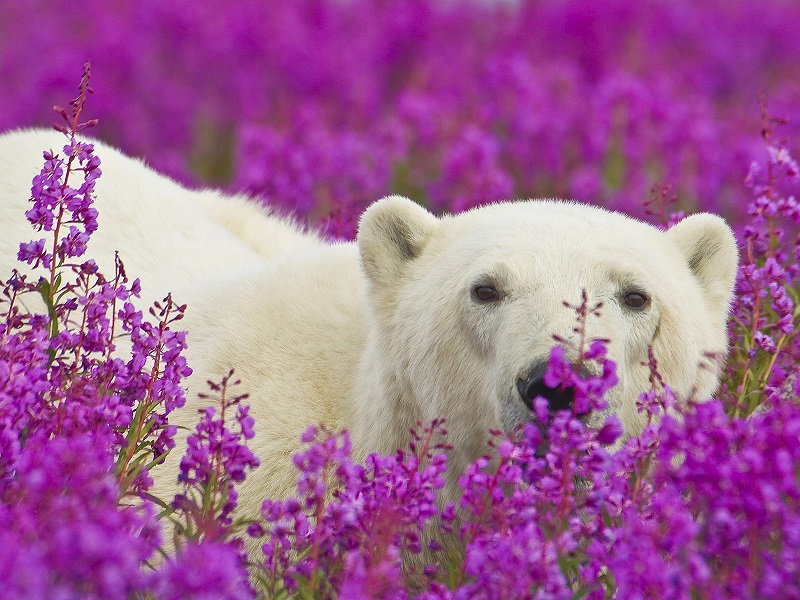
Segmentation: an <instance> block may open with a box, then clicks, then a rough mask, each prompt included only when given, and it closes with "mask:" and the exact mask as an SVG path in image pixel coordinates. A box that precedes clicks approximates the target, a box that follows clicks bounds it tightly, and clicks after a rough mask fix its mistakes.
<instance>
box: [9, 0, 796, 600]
mask: <svg viewBox="0 0 800 600" xmlns="http://www.w3.org/2000/svg"><path fill="white" fill-rule="evenodd" d="M799 25H800V4H797V3H795V2H792V1H790V0H763V1H762V2H759V3H753V2H749V1H747V0H708V1H706V2H702V3H701V2H691V1H689V0H670V1H656V0H642V1H640V2H630V0H605V1H599V0H598V1H594V0H590V1H577V0H576V1H571V0H538V1H534V0H530V1H528V2H526V1H524V0H520V1H519V2H506V1H499V0H498V1H496V2H489V1H486V2H481V1H472V2H469V1H458V0H439V1H437V0H393V1H391V2H390V1H388V0H297V1H295V2H265V1H264V0H226V1H225V2H222V1H219V0H210V1H204V2H188V1H187V0H142V1H141V2H136V3H128V2H124V1H112V0H84V1H83V2H81V3H80V4H79V5H76V4H75V3H72V2H68V1H66V0H17V1H16V2H14V3H3V4H2V5H0V98H2V100H3V110H2V111H0V131H5V130H7V129H11V128H16V127H22V126H34V125H35V126H43V125H45V126H46V125H49V124H50V123H52V121H53V119H54V117H55V119H56V120H57V124H58V126H59V127H60V128H62V129H63V131H64V132H65V134H66V136H65V147H64V148H63V149H62V148H53V149H52V150H53V151H54V154H51V153H45V155H44V157H43V167H42V171H41V174H40V175H39V176H37V177H36V178H35V179H34V181H33V183H32V201H33V202H32V205H31V210H30V211H29V212H28V213H27V216H28V218H29V220H30V221H31V223H32V225H33V226H34V227H35V228H37V229H39V230H40V231H33V229H32V232H31V238H30V240H27V239H26V240H19V241H20V243H21V244H22V246H21V249H20V254H19V258H20V260H22V261H24V262H28V263H29V264H32V265H37V266H38V269H39V272H40V275H41V279H38V280H37V281H34V280H32V279H31V280H24V279H23V278H22V277H20V276H18V275H16V274H11V273H3V274H0V279H2V280H3V281H4V282H5V284H4V286H3V287H2V295H1V296H0V313H2V316H3V323H2V324H0V600H3V599H5V598H9V599H22V598H54V599H55V598H59V599H62V598H64V599H66V598H98V599H99V598H104V599H105V598H159V599H160V598H165V599H167V598H169V599H171V598H204V599H210V598H252V597H266V598H341V599H354V598H419V599H427V600H445V599H448V600H449V599H453V600H461V599H467V598H485V599H497V600H500V599H507V598H537V599H550V598H558V599H565V600H566V599H576V600H577V599H579V598H591V599H601V598H612V597H614V598H619V599H625V600H627V599H638V598H642V599H644V598H652V599H661V598H665V599H666V598H670V599H683V598H697V599H723V598H759V599H762V598H763V599H767V598H768V599H776V600H777V599H792V598H800V402H798V401H797V392H798V389H799V388H800V380H798V374H800V373H799V372H800V338H798V336H797V328H798V326H799V325H800V308H798V306H797V305H798V302H799V301H800V298H799V294H798V291H797V290H798V286H797V279H798V277H800V266H798V264H799V263H800V238H798V231H799V230H800V227H799V225H800V206H798V204H797V202H796V200H795V198H794V196H793V194H795V193H797V190H798V188H800V170H799V169H798V166H797V163H795V161H794V160H793V158H792V153H793V149H794V148H796V147H797V144H798V141H800V127H798V124H799V123H800V36H798V35H797V30H798V26H799ZM87 59H88V60H90V61H91V87H92V88H94V89H95V90H96V93H94V94H88V92H87V88H86V85H87V80H88V76H89V73H88V70H86V69H85V70H84V74H83V79H81V87H80V93H79V95H78V98H77V99H76V100H75V101H73V102H72V103H71V104H70V105H66V106H65V108H64V109H58V110H57V113H56V114H54V113H53V112H52V109H51V107H52V106H53V105H64V103H65V101H66V100H67V99H68V98H72V97H75V95H76V94H75V88H76V85H77V83H78V81H79V78H80V69H81V65H83V64H84V61H85V60H87ZM95 121H96V122H95ZM85 127H91V128H92V130H91V132H90V133H91V134H92V135H94V136H97V137H100V138H102V139H104V140H106V141H108V142H110V143H112V144H114V145H116V146H119V147H120V148H122V149H123V150H124V151H126V152H127V153H129V154H132V155H137V156H143V157H146V159H147V161H148V162H149V163H150V164H151V165H152V166H154V167H155V168H156V169H157V170H159V171H162V172H164V173H167V174H169V175H171V176H173V177H175V178H177V179H179V180H181V181H183V182H185V183H187V184H189V185H215V186H219V187H223V188H226V189H229V190H232V191H240V190H246V191H248V192H250V193H252V194H253V195H255V196H257V197H258V198H262V199H263V200H264V201H265V202H268V203H270V204H272V205H274V206H278V207H280V208H281V209H282V210H285V211H286V212H291V213H294V214H296V215H298V216H299V217H300V218H301V219H304V220H305V221H307V223H308V224H309V225H311V226H314V227H319V228H322V229H324V230H326V231H327V232H328V233H329V234H330V236H331V237H333V238H351V237H352V236H353V235H354V233H355V224H356V222H357V218H358V215H359V214H360V212H361V211H362V210H363V209H364V207H365V206H366V205H367V204H369V203H370V202H372V201H373V200H375V199H377V198H379V197H381V196H384V195H387V194H389V193H400V194H405V195H408V196H409V197H411V198H413V199H415V200H417V201H418V202H420V203H422V204H425V205H426V206H429V207H430V208H431V209H432V210H435V211H459V210H463V209H466V208H469V207H471V206H475V205H477V204H480V203H483V202H489V201H493V200H499V199H506V198H516V197H545V196H557V197H569V198H575V199H577V200H580V201H584V202H591V203H596V204H601V205H603V206H607V207H610V208H613V209H617V210H622V211H624V212H627V213H629V214H632V215H635V216H639V217H642V218H645V219H648V220H651V221H653V222H655V223H657V224H659V225H664V226H667V225H668V224H669V223H670V222H673V221H674V219H676V218H679V216H680V213H688V212H693V211H698V210H705V211H712V212H717V213H720V214H722V215H723V216H725V217H726V218H727V219H729V221H730V222H731V224H732V225H733V226H734V228H735V229H736V233H737V236H738V238H739V241H740V252H741V267H740V270H739V274H738V280H737V293H736V299H735V302H734V306H733V318H732V320H731V324H730V338H731V346H732V347H731V353H730V356H729V357H728V361H727V367H726V368H725V370H724V375H723V381H722V386H721V389H720V392H719V393H718V394H717V397H716V399H714V400H711V401H708V402H705V403H700V404H692V405H690V406H688V407H685V408H682V409H681V411H682V412H683V416H682V418H681V419H676V418H671V417H665V418H663V419H662V418H660V417H661V416H662V414H663V413H664V410H665V408H666V407H669V406H674V405H675V404H676V399H675V398H674V397H673V396H672V393H671V391H670V389H669V382H668V381H667V382H665V381H663V380H662V379H661V378H660V375H659V372H658V365H657V362H656V361H657V357H651V372H652V378H651V383H652V386H651V389H650V390H649V391H647V392H646V393H644V394H643V395H642V397H641V399H640V410H642V411H646V412H647V414H649V415H652V417H653V419H652V421H651V424H650V426H648V428H647V429H646V430H645V432H644V434H643V435H642V436H641V438H638V439H634V440H630V441H629V442H628V443H627V444H626V445H625V447H624V448H623V449H622V450H620V451H619V452H616V453H609V452H608V451H607V450H606V447H607V446H608V445H609V444H611V443H612V442H614V441H615V440H616V439H617V438H618V436H619V435H620V432H619V431H617V429H616V428H614V427H613V426H609V427H605V428H603V429H600V430H597V431H594V430H587V429H586V428H585V427H584V426H583V425H582V424H581V422H580V421H579V420H578V419H577V418H576V415H574V414H572V413H569V412H562V413H559V414H558V415H557V416H556V417H554V418H553V419H551V420H549V422H548V423H547V426H546V431H545V432H544V433H545V434H546V436H547V439H548V447H547V452H546V453H544V455H543V456H539V454H542V453H541V452H539V453H537V452H536V449H537V448H541V441H542V435H543V433H542V431H540V429H539V428H538V427H530V428H529V429H528V430H527V431H525V432H523V434H522V435H521V436H520V439H514V440H509V439H506V438H505V437H503V436H502V435H500V434H497V435H496V438H495V442H494V444H493V449H492V452H491V456H490V457H487V458H481V459H480V460H478V461H477V462H476V463H475V464H473V465H472V466H471V467H470V468H469V469H468V470H467V472H466V473H464V474H463V477H462V479H461V485H462V487H463V489H464V495H463V498H462V500H461V503H460V505H459V506H440V505H439V504H437V502H436V495H437V490H438V489H440V488H441V487H442V485H443V477H442V476H443V473H444V472H445V470H446V469H447V460H446V450H447V447H448V446H447V443H448V442H447V435H446V426H447V424H446V423H445V422H439V421H436V422H433V423H420V424H419V426H418V428H417V429H416V430H415V431H413V432H411V433H410V435H409V446H408V448H405V449H401V450H399V451H398V453H397V454H396V455H394V456H370V457H369V458H368V459H367V461H366V462H365V463H364V464H356V463H355V462H353V460H352V459H351V457H350V452H349V450H350V448H349V440H348V436H347V433H346V432H330V431H327V430H325V429H324V428H319V427H311V428H310V429H309V430H308V432H307V433H306V435H305V437H304V441H305V442H307V443H308V449H307V450H306V451H305V452H303V453H302V454H300V455H298V456H297V457H296V459H295V464H296V466H297V468H298V493H297V496H296V497H293V498H288V499H265V502H264V505H263V509H262V513H261V515H248V516H247V517H249V518H245V517H243V516H237V514H236V513H235V512H233V509H234V508H235V506H236V500H237V497H236V483H238V482H240V481H242V480H243V479H244V477H246V475H247V471H248V469H250V468H252V467H254V466H255V465H257V464H258V460H257V458H256V457H255V456H253V455H252V454H251V453H250V452H249V451H248V450H247V447H246V443H247V440H248V439H250V438H251V437H252V435H253V427H258V423H254V422H253V419H252V418H251V417H250V416H249V415H248V409H247V406H246V403H247V400H246V396H245V395H244V392H245V391H246V389H247V382H242V383H241V385H240V384H238V383H237V381H236V379H235V374H225V373H220V374H219V377H220V379H219V381H218V382H217V383H216V384H214V385H212V386H211V389H210V390H209V396H208V402H209V406H210V408H209V409H208V410H206V411H204V412H203V413H202V414H201V415H199V416H198V420H199V422H198V425H197V428H196V430H195V431H194V432H193V434H192V436H193V437H192V443H190V449H191V450H190V452H189V453H187V455H186V456H185V457H184V458H183V459H182V462H181V468H180V473H176V474H175V476H176V477H178V479H179V481H180V482H181V484H182V486H183V492H182V493H181V494H180V495H178V496H177V497H176V498H174V499H173V498H155V497H153V496H152V495H151V494H150V493H149V490H150V486H151V484H152V480H151V478H150V475H151V473H150V472H151V470H152V469H157V468H159V467H158V463H159V462H160V461H161V460H163V455H164V453H165V452H168V451H169V450H170V448H171V447H172V446H173V445H174V442H173V441H172V438H173V436H174V435H175V432H176V431H175V427H174V426H172V425H169V421H168V417H169V413H170V412H172V411H173V410H175V409H176V408H179V407H180V406H181V405H182V404H183V402H184V397H183V390H182V387H181V385H182V383H181V382H182V381H183V379H184V378H185V377H187V376H188V374H189V373H190V372H191V371H190V365H187V364H186V361H185V360H184V359H183V358H182V356H181V353H182V351H183V349H184V348H185V339H184V335H183V334H182V333H181V331H180V319H181V317H182V315H183V314H184V311H186V310H191V307H186V306H183V305H181V304H180V298H176V299H174V300H173V299H172V298H171V297H167V298H165V299H164V301H163V302H161V303H159V304H158V305H156V306H155V307H153V308H152V309H150V307H146V306H140V305H138V304H137V300H136V295H137V292H138V286H139V284H138V281H136V280H135V277H136V276H137V273H127V274H126V273H125V271H124V269H123V267H122V265H121V264H119V265H118V266H117V270H116V272H115V273H104V274H100V273H99V272H98V271H97V267H96V266H95V265H94V263H93V262H92V261H91V243H90V237H91V234H92V233H93V232H94V231H95V230H96V227H97V214H96V211H95V210H94V208H93V207H92V199H93V196H94V182H95V181H96V179H97V178H98V177H101V176H102V175H101V174H100V171H101V170H102V160H103V157H102V155H100V156H96V155H95V154H94V150H93V148H92V146H91V145H90V144H85V143H81V142H80V141H78V140H76V139H75V136H74V134H75V132H77V131H79V130H82V129H84V128H85ZM42 150H43V151H49V150H51V149H48V148H42ZM98 167H99V169H98ZM39 238H43V241H41V242H40V241H38V240H39ZM31 240H33V241H31ZM87 242H89V246H88V248H89V250H88V253H86V248H87ZM122 259H123V260H124V257H122ZM26 294H35V295H36V296H37V297H41V298H43V299H44V302H45V305H46V307H47V312H46V314H29V313H28V312H26V311H25V310H24V308H23V307H24V305H25V303H24V302H23V301H22V300H21V299H23V298H24V296H25V295H26ZM592 309H593V307H591V306H587V305H586V303H585V302H584V304H582V305H579V306H576V307H575V310H576V327H577V328H579V329H580V328H581V327H582V326H583V325H585V322H586V319H590V318H592V314H591V313H592ZM120 336H125V337H126V338H129V340H130V342H131V346H132V350H131V352H130V354H129V355H125V356H121V355H120V353H115V352H114V347H115V343H116V341H117V340H118V339H119V338H120ZM580 350H581V352H582V354H583V357H584V359H585V360H587V361H594V362H596V363H597V364H598V365H599V366H600V367H602V368H601V369H599V371H600V372H602V376H597V377H593V378H589V379H588V380H583V379H582V378H581V376H579V375H578V374H577V373H575V372H573V370H572V368H571V367H570V365H569V364H567V363H565V362H564V360H563V354H562V353H560V352H559V351H558V350H557V349H555V350H554V351H553V353H552V356H551V361H550V369H549V374H548V377H550V378H551V379H552V381H553V382H559V381H561V382H565V383H569V384H570V385H574V386H575V388H576V390H577V391H576V393H577V394H578V395H579V396H580V398H581V399H582V400H581V402H576V405H578V404H581V403H582V404H584V405H585V406H588V407H591V408H598V407H600V406H602V405H603V403H604V400H603V393H604V392H605V390H607V389H608V388H609V387H610V386H612V385H614V382H615V380H616V375H615V370H614V365H613V363H611V362H610V361H608V360H607V359H606V356H605V349H604V347H603V345H602V343H597V342H595V343H591V342H590V341H588V340H587V343H586V344H585V347H583V348H581V349H580ZM240 390H241V391H240ZM535 408H536V407H535ZM539 412H542V411H539ZM545 420H547V419H545ZM310 425H312V424H310ZM487 434H488V432H487ZM163 519H169V520H171V521H172V522H173V523H174V524H175V525H176V527H177V529H178V530H179V531H180V532H182V534H183V536H182V541H181V542H180V543H179V544H178V548H177V551H175V552H174V553H171V554H169V555H167V556H166V557H163V556H162V550H163V548H165V544H166V542H167V540H164V539H163V537H162V533H161V529H160V526H159V521H160V520H163ZM248 536H250V537H259V538H261V541H262V543H263V551H264V555H263V557H260V559H259V560H258V561H256V562H255V563H254V562H252V561H251V562H250V563H249V564H248V562H247V560H248V559H247V557H246V555H245V554H244V552H243V542H242V540H243V539H244V538H246V537H248ZM454 540H458V541H457V542H456V543H454ZM421 557H424V558H421ZM404 559H405V563H406V568H403V567H402V563H403V561H404ZM428 563H429V564H428Z"/></svg>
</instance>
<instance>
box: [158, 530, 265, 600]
mask: <svg viewBox="0 0 800 600" xmlns="http://www.w3.org/2000/svg"><path fill="white" fill-rule="evenodd" d="M149 585H150V586H151V589H152V590H153V592H154V593H155V597H156V598H158V599H159V600H183V599H184V598H186V599H188V600H246V599H248V600H249V599H250V598H254V597H255V593H254V590H253V589H252V588H251V587H250V584H249V583H248V574H247V569H246V567H245V565H244V564H243V562H242V559H241V556H240V555H239V552H238V551H237V550H236V549H235V548H234V547H232V546H231V545H229V544H222V543H215V542H208V541H206V542H204V543H202V544H196V543H189V544H186V545H185V546H183V547H182V548H181V549H180V551H179V552H178V553H177V555H176V556H174V557H170V558H168V559H167V560H166V562H165V564H163V565H162V566H161V567H160V568H159V569H158V571H157V572H156V573H155V574H153V575H151V577H150V581H149Z"/></svg>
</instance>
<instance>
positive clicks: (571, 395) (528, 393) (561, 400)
mask: <svg viewBox="0 0 800 600" xmlns="http://www.w3.org/2000/svg"><path fill="white" fill-rule="evenodd" d="M546 372H547V363H546V362H543V363H539V364H537V365H535V366H534V367H533V369H531V370H530V372H529V373H528V375H527V376H526V377H524V378H520V379H517V391H518V392H519V395H520V398H522V401H523V402H524V403H525V406H527V407H528V408H529V409H530V410H533V401H534V400H535V399H536V397H537V396H541V397H542V398H545V399H546V400H547V403H548V407H549V409H550V412H551V413H554V412H556V411H559V410H572V404H573V402H574V401H575V389H574V388H572V387H568V388H566V389H561V388H555V389H553V388H551V387H548V385H547V384H546V383H545V382H544V374H545V373H546Z"/></svg>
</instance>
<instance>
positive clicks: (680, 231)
mask: <svg viewBox="0 0 800 600" xmlns="http://www.w3.org/2000/svg"><path fill="white" fill-rule="evenodd" d="M667 235H668V236H669V237H670V238H671V239H672V241H673V242H674V243H675V244H676V245H677V246H678V248H680V250H681V252H682V253H683V255H684V257H685V258H686V264H687V265H688V266H689V268H690V269H691V271H692V273H694V275H695V277H696V278H697V280H698V281H699V282H700V287H701V289H702V290H703V295H704V297H705V299H706V305H707V308H708V310H709V312H711V314H712V316H713V317H718V318H719V319H721V320H723V321H724V320H725V319H726V318H727V316H728V310H729V307H730V302H731V298H732V296H733V285H734V283H735V280H736V269H737V265H738V262H739V251H738V249H737V248H736V238H735V237H734V235H733V232H732V231H731V229H730V227H728V225H727V223H725V221H724V220H723V219H722V218H721V217H718V216H716V215H711V214H708V213H700V214H696V215H691V216H689V217H686V218H685V219H683V220H682V221H681V222H679V223H678V224H677V225H675V226H674V227H672V228H671V229H670V230H669V231H668V232H667Z"/></svg>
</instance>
